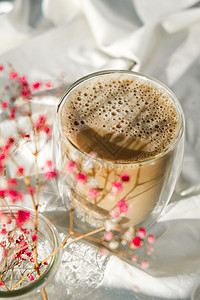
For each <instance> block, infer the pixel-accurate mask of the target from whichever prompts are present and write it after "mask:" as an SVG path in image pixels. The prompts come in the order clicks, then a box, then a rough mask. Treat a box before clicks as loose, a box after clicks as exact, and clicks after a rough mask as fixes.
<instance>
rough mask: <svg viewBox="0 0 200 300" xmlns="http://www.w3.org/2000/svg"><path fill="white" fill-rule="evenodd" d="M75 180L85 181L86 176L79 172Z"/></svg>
mask: <svg viewBox="0 0 200 300" xmlns="http://www.w3.org/2000/svg"><path fill="white" fill-rule="evenodd" d="M76 181H78V182H80V183H86V181H87V178H86V176H85V174H83V173H79V174H78V175H77V176H76Z"/></svg>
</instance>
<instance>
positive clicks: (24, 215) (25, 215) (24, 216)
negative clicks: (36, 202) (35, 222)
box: [15, 210, 31, 227]
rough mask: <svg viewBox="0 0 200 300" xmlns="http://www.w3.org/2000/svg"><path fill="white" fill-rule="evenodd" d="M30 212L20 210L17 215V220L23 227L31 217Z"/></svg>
mask: <svg viewBox="0 0 200 300" xmlns="http://www.w3.org/2000/svg"><path fill="white" fill-rule="evenodd" d="M30 215H31V214H30V212H29V211H26V210H18V212H17V215H16V218H15V219H16V222H17V224H18V225H19V226H20V227H21V226H22V225H23V224H24V223H25V222H26V221H27V220H28V219H29V218H30Z"/></svg>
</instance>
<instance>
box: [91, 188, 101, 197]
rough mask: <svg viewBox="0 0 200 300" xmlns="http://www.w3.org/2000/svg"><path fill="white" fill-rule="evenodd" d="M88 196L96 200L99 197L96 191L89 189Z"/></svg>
mask: <svg viewBox="0 0 200 300" xmlns="http://www.w3.org/2000/svg"><path fill="white" fill-rule="evenodd" d="M89 195H90V197H91V198H92V199H96V198H97V197H98V195H99V191H98V190H97V189H90V190H89Z"/></svg>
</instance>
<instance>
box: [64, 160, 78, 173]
mask: <svg viewBox="0 0 200 300" xmlns="http://www.w3.org/2000/svg"><path fill="white" fill-rule="evenodd" d="M66 167H67V170H68V172H69V173H74V172H75V171H76V169H77V164H76V162H75V161H68V162H67V165H66Z"/></svg>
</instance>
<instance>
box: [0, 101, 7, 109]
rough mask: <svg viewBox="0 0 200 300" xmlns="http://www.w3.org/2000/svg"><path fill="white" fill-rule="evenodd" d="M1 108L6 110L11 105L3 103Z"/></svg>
mask: <svg viewBox="0 0 200 300" xmlns="http://www.w3.org/2000/svg"><path fill="white" fill-rule="evenodd" d="M1 107H2V108H3V109H6V108H8V107H9V104H8V103H7V102H1Z"/></svg>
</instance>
